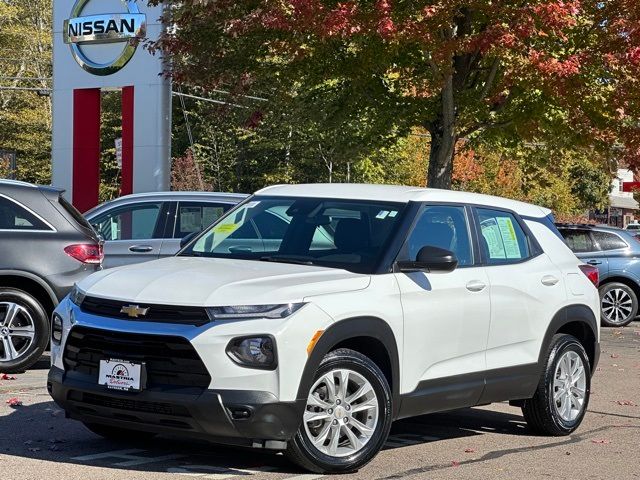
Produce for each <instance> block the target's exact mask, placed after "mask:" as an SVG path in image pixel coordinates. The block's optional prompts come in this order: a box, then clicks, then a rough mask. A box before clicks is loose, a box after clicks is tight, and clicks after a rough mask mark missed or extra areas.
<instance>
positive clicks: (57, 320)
mask: <svg viewBox="0 0 640 480" xmlns="http://www.w3.org/2000/svg"><path fill="white" fill-rule="evenodd" d="M51 341H52V342H53V343H55V344H56V345H60V342H61V341H62V317H61V316H60V315H58V314H57V313H54V314H53V317H52V318H51Z"/></svg>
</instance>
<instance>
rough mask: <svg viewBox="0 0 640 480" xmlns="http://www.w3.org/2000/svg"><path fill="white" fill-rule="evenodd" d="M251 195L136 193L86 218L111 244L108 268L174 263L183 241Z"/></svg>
mask: <svg viewBox="0 0 640 480" xmlns="http://www.w3.org/2000/svg"><path fill="white" fill-rule="evenodd" d="M246 197H247V195H244V194H235V193H217V192H157V193H136V194H133V195H126V196H124V197H120V198H118V199H116V200H112V201H110V202H106V203H103V204H101V205H98V206H97V207H95V208H93V209H91V210H89V211H88V212H87V213H86V214H85V217H86V218H87V219H88V220H89V222H90V223H91V224H92V225H93V227H94V228H95V230H96V231H97V232H98V233H99V234H100V235H101V236H102V238H103V239H104V241H105V245H104V252H105V259H104V267H105V268H110V267H116V266H120V265H127V264H130V263H139V262H146V261H149V260H156V259H158V258H163V257H170V256H172V255H175V254H176V252H177V251H178V250H180V241H181V240H182V239H183V238H185V237H187V236H189V235H193V234H196V233H199V232H201V231H202V230H204V229H205V228H206V227H208V226H209V225H211V224H212V223H213V222H215V221H216V220H217V219H218V218H220V216H221V215H222V214H223V213H225V212H226V211H228V210H229V209H230V208H231V207H233V206H234V205H236V204H237V203H238V202H240V201H242V200H244V199H245V198H246Z"/></svg>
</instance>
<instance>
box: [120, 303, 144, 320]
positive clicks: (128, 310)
mask: <svg viewBox="0 0 640 480" xmlns="http://www.w3.org/2000/svg"><path fill="white" fill-rule="evenodd" d="M148 311H149V307H146V308H143V307H141V306H140V305H125V306H124V307H122V308H121V309H120V313H125V314H127V315H129V317H131V318H138V317H140V316H144V315H146V314H147V312H148Z"/></svg>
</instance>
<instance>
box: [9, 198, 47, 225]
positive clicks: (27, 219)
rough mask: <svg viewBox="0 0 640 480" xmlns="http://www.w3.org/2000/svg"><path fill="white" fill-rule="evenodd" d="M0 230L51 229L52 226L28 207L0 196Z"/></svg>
mask: <svg viewBox="0 0 640 480" xmlns="http://www.w3.org/2000/svg"><path fill="white" fill-rule="evenodd" d="M0 230H51V227H49V226H48V225H47V224H46V223H45V222H44V221H43V220H41V219H40V218H38V217H37V216H36V215H34V214H33V213H31V212H30V211H29V210H27V208H26V207H23V206H22V205H20V204H19V203H17V202H16V201H14V200H11V199H9V198H8V197H3V196H0Z"/></svg>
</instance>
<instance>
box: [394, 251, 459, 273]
mask: <svg viewBox="0 0 640 480" xmlns="http://www.w3.org/2000/svg"><path fill="white" fill-rule="evenodd" d="M397 265H398V268H399V269H400V271H401V272H452V271H453V270H455V269H456V267H457V266H458V258H457V257H456V254H455V253H453V252H451V251H450V250H447V249H444V248H440V247H433V246H431V245H427V246H426V247H422V248H421V249H420V251H418V255H417V257H416V260H415V261H408V262H398V263H397Z"/></svg>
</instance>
